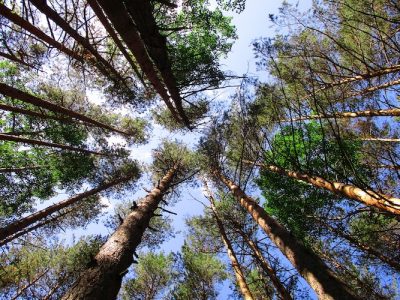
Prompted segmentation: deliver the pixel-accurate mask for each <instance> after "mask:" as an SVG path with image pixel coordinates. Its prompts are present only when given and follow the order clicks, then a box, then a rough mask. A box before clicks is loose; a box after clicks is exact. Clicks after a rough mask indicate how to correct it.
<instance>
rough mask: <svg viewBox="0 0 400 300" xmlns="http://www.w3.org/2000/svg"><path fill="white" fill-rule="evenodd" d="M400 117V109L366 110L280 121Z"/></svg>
mask: <svg viewBox="0 0 400 300" xmlns="http://www.w3.org/2000/svg"><path fill="white" fill-rule="evenodd" d="M398 116H400V109H399V108H392V109H377V110H364V111H355V112H338V113H334V114H321V115H312V116H306V117H299V118H293V119H285V120H280V121H281V122H298V121H305V120H315V119H329V118H332V119H344V118H360V117H398Z"/></svg>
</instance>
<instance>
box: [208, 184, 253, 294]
mask: <svg viewBox="0 0 400 300" xmlns="http://www.w3.org/2000/svg"><path fill="white" fill-rule="evenodd" d="M203 183H204V187H205V189H206V190H207V193H208V197H207V198H208V200H209V201H210V206H211V210H212V212H213V215H214V219H215V222H216V223H217V226H218V230H219V233H220V235H221V239H222V241H223V243H224V245H225V248H226V252H227V254H228V257H229V260H230V261H231V265H232V269H233V272H234V273H235V276H236V281H237V283H238V285H239V289H240V292H241V293H242V295H243V298H244V299H245V300H254V297H253V295H252V294H251V292H250V289H249V286H248V285H247V282H246V277H245V276H244V274H243V272H242V269H241V267H240V263H239V261H238V259H237V257H236V253H235V251H234V250H233V247H232V244H231V241H230V240H229V238H228V235H227V234H226V231H225V228H224V224H223V223H222V220H221V219H220V217H219V215H218V213H217V209H216V207H215V203H214V197H213V196H212V194H211V191H210V190H209V188H208V185H207V182H206V181H205V180H204V181H203Z"/></svg>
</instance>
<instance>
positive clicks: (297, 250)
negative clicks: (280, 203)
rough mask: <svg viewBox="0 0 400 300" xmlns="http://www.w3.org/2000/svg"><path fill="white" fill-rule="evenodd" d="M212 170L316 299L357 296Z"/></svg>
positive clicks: (233, 186) (223, 177)
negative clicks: (304, 281) (285, 258)
mask: <svg viewBox="0 0 400 300" xmlns="http://www.w3.org/2000/svg"><path fill="white" fill-rule="evenodd" d="M213 174H214V175H215V176H216V177H217V178H219V180H220V181H222V182H223V183H224V184H225V185H226V186H227V187H228V188H229V189H230V190H231V192H232V194H233V195H234V196H235V198H236V199H237V200H238V201H239V203H240V205H241V206H242V207H243V208H244V209H245V210H247V211H248V212H249V214H250V215H251V216H252V217H253V219H254V220H255V221H256V222H257V223H258V224H259V225H260V227H261V228H262V229H263V230H264V232H265V233H266V234H267V235H268V236H269V238H270V239H271V241H272V242H274V244H275V245H276V246H277V247H278V248H279V249H280V250H281V251H282V253H283V254H284V255H285V256H286V257H287V259H288V260H289V261H290V262H291V264H292V265H293V266H294V267H295V268H296V269H297V271H298V272H299V273H300V274H301V275H302V276H303V278H304V279H305V280H306V281H307V282H308V283H309V284H310V286H311V288H312V289H313V290H314V291H315V292H316V294H317V295H318V298H319V299H332V300H333V299H341V300H345V299H357V297H356V296H354V295H353V294H352V292H351V291H350V290H349V288H348V287H347V286H346V285H345V284H344V283H342V282H341V281H340V280H338V279H337V278H336V277H335V276H334V274H333V272H332V271H331V270H330V269H329V268H328V267H327V266H326V265H325V263H324V262H323V261H322V260H321V259H320V258H319V257H318V256H317V255H316V254H314V253H313V252H311V251H310V250H308V249H307V248H306V247H304V246H303V245H302V244H301V243H299V242H298V241H297V240H296V238H295V237H294V236H293V235H292V234H291V233H290V232H289V231H288V230H287V229H286V228H285V227H283V226H282V225H281V224H279V223H278V222H276V221H275V220H274V219H273V218H272V217H270V216H269V215H268V214H267V213H266V211H265V210H264V209H263V208H261V207H260V206H259V205H258V204H257V202H255V201H254V200H253V199H251V198H250V197H248V196H247V195H246V194H245V193H244V192H243V191H242V190H241V189H240V188H239V187H238V186H237V185H235V184H234V183H233V182H232V181H230V180H229V179H228V178H226V177H225V176H223V175H222V174H221V173H220V172H218V171H214V172H213Z"/></svg>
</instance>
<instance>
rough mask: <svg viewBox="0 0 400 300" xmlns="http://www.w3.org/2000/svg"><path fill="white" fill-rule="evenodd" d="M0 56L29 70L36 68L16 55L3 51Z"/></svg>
mask: <svg viewBox="0 0 400 300" xmlns="http://www.w3.org/2000/svg"><path fill="white" fill-rule="evenodd" d="M0 5H1V4H0ZM0 7H1V6H0ZM0 56H1V57H4V58H7V59H8V60H11V61H14V62H16V63H19V64H21V65H24V66H27V67H29V68H32V69H34V68H35V66H34V65H31V64H28V63H27V62H25V61H23V60H22V59H19V58H18V57H16V56H15V55H11V54H8V53H4V52H1V51H0Z"/></svg>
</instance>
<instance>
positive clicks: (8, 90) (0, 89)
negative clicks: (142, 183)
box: [0, 83, 128, 135]
mask: <svg viewBox="0 0 400 300" xmlns="http://www.w3.org/2000/svg"><path fill="white" fill-rule="evenodd" d="M0 93H1V94H3V95H4V96H6V97H10V98H13V99H18V100H21V101H23V102H25V103H29V104H32V105H35V106H38V107H41V108H45V109H47V110H50V111H52V112H54V113H59V114H63V115H66V116H68V117H70V118H74V119H77V120H80V121H82V122H85V123H88V124H92V125H94V126H96V127H99V128H103V129H107V130H110V131H114V132H117V133H120V134H124V135H128V133H126V132H125V131H122V130H119V129H116V128H114V127H112V126H109V125H107V124H104V123H101V122H99V121H96V120H94V119H92V118H90V117H87V116H85V115H83V114H81V113H78V112H75V111H72V110H70V109H68V108H65V107H63V106H60V105H57V104H54V103H52V102H50V101H48V100H44V99H41V98H38V97H36V96H34V95H31V94H28V93H26V92H24V91H21V90H19V89H16V88H14V87H12V86H9V85H7V84H4V83H0ZM0 109H4V110H9V111H15V112H20V113H23V114H29V115H32V116H38V117H41V118H53V117H50V116H49V117H46V116H45V115H42V114H40V113H35V112H32V111H29V110H25V109H21V108H16V107H12V106H8V105H5V104H1V106H0ZM53 119H55V120H59V121H62V120H63V121H65V120H67V118H65V119H64V118H59V117H56V116H55V117H54V118H53Z"/></svg>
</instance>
